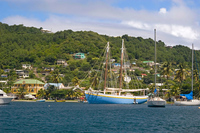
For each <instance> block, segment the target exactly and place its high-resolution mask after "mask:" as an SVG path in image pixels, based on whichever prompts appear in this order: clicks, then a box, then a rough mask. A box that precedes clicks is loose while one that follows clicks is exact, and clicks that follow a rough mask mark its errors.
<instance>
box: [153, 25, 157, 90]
mask: <svg viewBox="0 0 200 133" xmlns="http://www.w3.org/2000/svg"><path fill="white" fill-rule="evenodd" d="M154 42H155V62H154V65H155V81H154V82H155V89H156V73H157V70H156V29H154Z"/></svg>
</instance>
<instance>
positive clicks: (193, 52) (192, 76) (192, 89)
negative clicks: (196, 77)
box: [192, 44, 194, 91]
mask: <svg viewBox="0 0 200 133" xmlns="http://www.w3.org/2000/svg"><path fill="white" fill-rule="evenodd" d="M193 56H194V46H193V44H192V91H193V60H194V59H193V58H194V57H193Z"/></svg>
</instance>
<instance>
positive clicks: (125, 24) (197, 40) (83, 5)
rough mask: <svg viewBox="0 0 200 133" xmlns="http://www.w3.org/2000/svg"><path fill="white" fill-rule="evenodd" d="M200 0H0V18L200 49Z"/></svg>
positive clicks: (44, 27)
mask: <svg viewBox="0 0 200 133" xmlns="http://www.w3.org/2000/svg"><path fill="white" fill-rule="evenodd" d="M199 7H200V0H0V22H2V23H6V24H8V25H14V24H16V25H18V24H23V25H24V26H27V27H36V28H40V27H42V28H43V29H47V30H50V31H52V32H57V31H64V30H68V29H71V30H73V31H94V32H97V33H99V34H102V35H108V36H122V35H124V34H128V35H129V36H133V37H143V38H152V39H154V29H156V40H157V41H158V40H161V41H163V42H164V43H165V44H166V45H167V46H175V45H184V46H187V47H189V48H192V44H194V48H195V49H197V50H200V25H199V22H200V8H199Z"/></svg>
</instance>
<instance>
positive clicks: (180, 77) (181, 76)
mask: <svg viewBox="0 0 200 133" xmlns="http://www.w3.org/2000/svg"><path fill="white" fill-rule="evenodd" d="M184 67H185V65H184V63H181V64H179V65H178V68H179V69H178V70H177V71H176V76H175V80H177V81H178V82H180V87H181V88H182V82H183V81H184V80H185V79H186V76H187V75H188V71H187V70H186V69H184Z"/></svg>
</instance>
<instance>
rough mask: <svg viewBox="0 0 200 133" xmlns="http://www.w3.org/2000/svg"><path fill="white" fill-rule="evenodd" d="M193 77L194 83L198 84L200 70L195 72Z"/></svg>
mask: <svg viewBox="0 0 200 133" xmlns="http://www.w3.org/2000/svg"><path fill="white" fill-rule="evenodd" d="M193 77H194V81H195V82H198V81H199V74H198V70H197V69H195V70H194V71H193Z"/></svg>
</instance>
